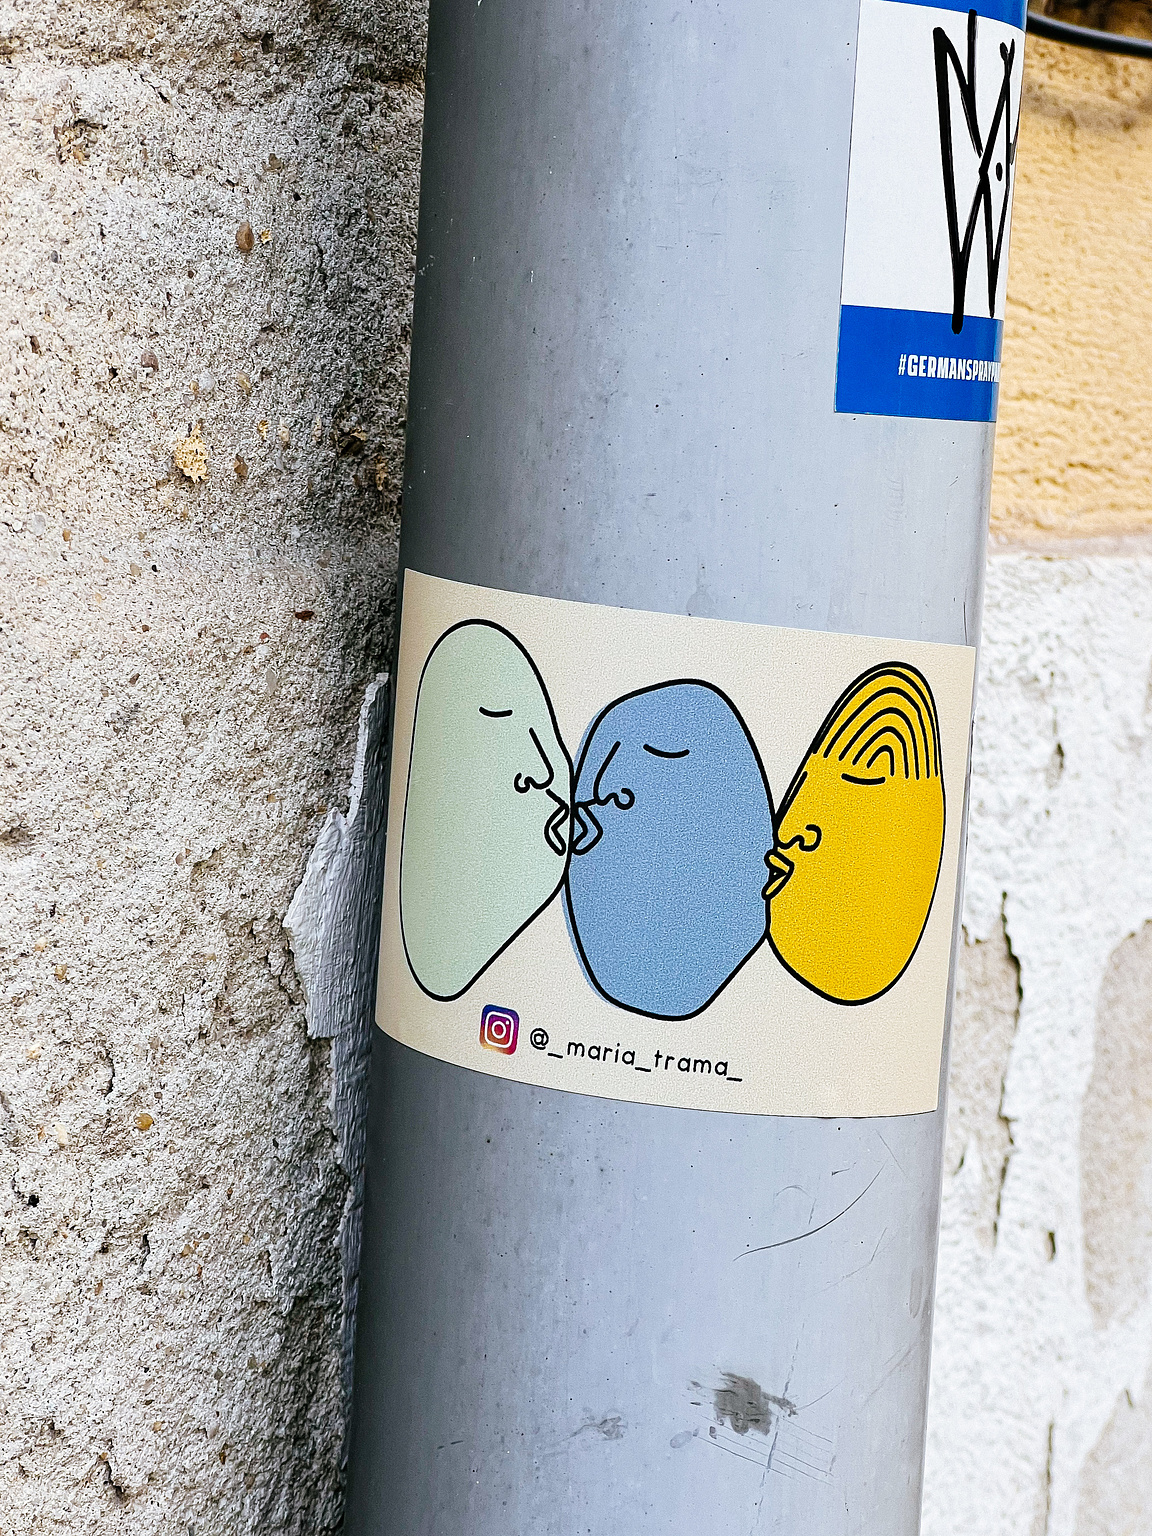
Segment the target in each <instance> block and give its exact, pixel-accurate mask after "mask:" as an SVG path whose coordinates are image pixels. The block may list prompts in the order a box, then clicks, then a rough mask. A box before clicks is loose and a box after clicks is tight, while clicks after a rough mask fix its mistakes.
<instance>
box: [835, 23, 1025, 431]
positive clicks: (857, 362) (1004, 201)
mask: <svg viewBox="0 0 1152 1536" xmlns="http://www.w3.org/2000/svg"><path fill="white" fill-rule="evenodd" d="M1024 7H1025V0H977V3H976V5H975V7H974V8H973V7H970V6H969V5H966V4H962V3H960V0H938V3H936V4H925V3H923V0H860V29H859V34H858V40H857V45H856V92H855V97H854V99H853V107H852V152H851V160H850V164H849V172H848V209H847V221H846V227H845V235H844V273H843V280H842V286H841V294H840V345H839V353H838V362H837V372H836V409H837V410H838V411H848V412H853V413H857V414H864V415H879V416H919V417H932V418H936V419H940V420H948V421H995V419H996V404H997V398H998V395H999V389H1000V342H1001V335H1002V332H1003V321H1004V290H1005V283H1006V279H1007V273H1008V230H1009V225H1010V223H1011V217H1012V192H1013V187H1014V184H1015V176H1016V144H1017V138H1018V135H1019V132H1020V90H1021V81H1022V77H1023V70H1024Z"/></svg>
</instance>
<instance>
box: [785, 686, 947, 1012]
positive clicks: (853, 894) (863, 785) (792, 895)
mask: <svg viewBox="0 0 1152 1536" xmlns="http://www.w3.org/2000/svg"><path fill="white" fill-rule="evenodd" d="M943 852H944V776H943V770H942V767H941V763H940V725H939V720H938V718H937V714H936V702H935V700H934V699H933V697H932V690H931V688H929V686H928V683H927V680H926V679H925V678H924V677H923V675H922V674H921V673H920V672H918V671H917V670H916V668H915V667H911V666H905V665H903V664H902V663H900V662H892V663H889V664H887V665H885V666H881V667H874V668H873V669H872V670H871V671H869V672H865V673H864V674H863V675H862V676H861V677H858V678H857V679H856V681H855V682H854V683H853V684H852V685H851V687H849V688H848V689H847V690H846V691H845V692H844V693H843V694H842V695H841V696H840V698H839V699H838V700H837V702H836V704H835V705H834V706H833V708H832V710H831V711H830V713H829V714H828V717H827V719H826V720H825V721H824V724H823V725H822V726H821V728H820V730H819V731H818V732H817V735H816V739H815V741H814V742H813V743H812V745H811V747H810V748H809V750H808V756H807V757H806V759H805V760H804V762H803V763H802V764H801V767H800V771H799V772H798V773H797V775H796V777H795V779H794V780H793V782H792V786H791V788H790V789H789V790H788V793H787V795H786V797H785V799H784V804H783V806H782V807H781V811H780V818H779V825H778V830H777V835H776V847H775V848H774V849H773V851H772V852H771V853H770V854H769V856H768V871H769V873H768V884H767V885H766V886H765V892H764V893H765V896H766V898H767V900H768V903H769V907H768V914H769V916H768V937H769V940H770V942H771V944H772V947H773V949H774V950H775V951H776V954H777V955H778V956H779V958H780V959H781V960H782V961H783V963H784V964H785V965H786V966H787V968H788V969H789V970H790V971H791V972H792V974H793V975H794V976H795V977H797V978H798V980H800V981H802V982H804V984H805V985H806V986H809V987H811V988H812V990H813V991H814V992H819V993H821V994H822V995H823V996H824V997H828V998H831V999H832V1000H833V1001H834V1002H839V1003H865V1002H869V1001H871V999H872V998H875V997H878V996H879V995H880V994H881V993H882V992H886V991H887V990H888V988H889V987H890V986H891V985H892V984H893V982H895V981H896V980H897V979H898V978H899V977H900V975H901V973H902V972H903V970H904V968H905V966H906V965H907V964H908V962H909V960H911V958H912V955H913V953H914V952H915V949H916V946H917V944H918V943H919V942H920V935H921V934H922V933H923V931H924V925H925V923H926V922H927V921H928V913H929V910H930V909H931V906H932V898H933V896H934V894H935V891H936V880H937V877H938V875H939V873H940V860H941V857H942V855H943Z"/></svg>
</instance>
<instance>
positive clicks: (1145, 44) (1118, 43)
mask: <svg viewBox="0 0 1152 1536" xmlns="http://www.w3.org/2000/svg"><path fill="white" fill-rule="evenodd" d="M1028 30H1029V32H1033V33H1035V35H1036V36H1037V37H1047V38H1050V39H1051V41H1052V42H1054V43H1071V44H1072V45H1073V46H1074V47H1076V48H1095V49H1096V50H1097V51H1098V52H1100V53H1125V54H1127V55H1128V56H1129V57H1130V58H1133V59H1152V38H1146V37H1128V36H1127V35H1126V34H1125V33H1123V32H1101V31H1099V30H1098V29H1097V28H1096V27H1077V26H1074V25H1073V24H1072V22H1070V21H1057V20H1056V19H1055V17H1053V16H1042V15H1041V14H1040V12H1039V11H1029V12H1028Z"/></svg>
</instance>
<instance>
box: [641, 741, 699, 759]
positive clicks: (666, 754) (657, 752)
mask: <svg viewBox="0 0 1152 1536" xmlns="http://www.w3.org/2000/svg"><path fill="white" fill-rule="evenodd" d="M644 750H645V752H651V754H652V756H653V757H687V756H688V752H689V748H688V747H685V748H684V750H683V752H661V750H660V748H659V747H650V746H649V745H648V743H647V742H645V743H644Z"/></svg>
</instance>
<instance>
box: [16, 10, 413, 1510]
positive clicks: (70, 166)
mask: <svg viewBox="0 0 1152 1536" xmlns="http://www.w3.org/2000/svg"><path fill="white" fill-rule="evenodd" d="M422 27H423V16H422V8H421V6H419V5H418V4H408V3H406V0H371V3H368V0H327V3H326V0H311V3H308V0H282V3H280V4H277V5H271V4H261V3H251V0H238V3H236V4H226V3H217V0H186V3H184V4H180V5H177V4H176V3H167V0H83V3H80V0H53V3H50V4H49V3H45V0H0V96H2V100H3V111H2V112H0V612H2V617H0V652H2V655H3V671H2V681H0V689H2V693H0V882H2V884H0V949H2V954H0V965H2V967H3V970H2V984H3V993H2V999H3V1014H2V1017H3V1025H2V1026H0V1038H2V1040H3V1050H2V1052H0V1233H2V1238H0V1241H2V1246H0V1359H2V1360H3V1362H4V1368H3V1370H0V1531H3V1532H4V1533H5V1536H14V1533H17V1532H19V1533H24V1532H33V1531H35V1532H37V1533H39V1532H50V1531H61V1532H63V1531H67V1532H69V1533H81V1532H101V1533H103V1532H113V1531H121V1530H123V1531H128V1530H131V1531H132V1532H133V1536H137V1533H141V1536H143V1533H147V1532H152V1531H155V1532H161V1531H163V1532H165V1533H169V1536H170V1533H174V1532H175V1533H179V1536H184V1533H185V1532H188V1533H192V1532H195V1536H210V1533H221V1536H223V1533H229V1536H231V1533H238V1532H245V1531H250V1530H260V1531H286V1532H287V1531H291V1532H299V1533H305V1532H307V1533H309V1536H311V1533H316V1532H321V1531H328V1530H334V1529H336V1528H337V1527H338V1524H339V1518H340V1475H339V1468H340V1458H341V1447H342V1436H343V1412H342V1392H341V1364H342V1361H341V1346H342V1330H343V1320H342V1304H343V1301H344V1299H345V1292H346V1289H347V1278H348V1277H347V1276H346V1275H345V1274H344V1273H343V1268H344V1265H343V1257H342V1251H341V1238H342V1230H341V1229H342V1227H343V1228H344V1229H345V1232H344V1234H343V1236H344V1237H346V1236H347V1231H346V1229H347V1227H348V1225H349V1221H350V1219H351V1218H352V1217H353V1216H354V1210H353V1207H354V1203H355V1183H354V1178H351V1177H350V1173H351V1170H350V1168H349V1166H347V1165H348V1164H349V1162H350V1155H349V1149H348V1147H347V1146H346V1145H345V1142H344V1141H343V1140H342V1138H341V1136H340V1134H339V1129H338V1123H337V1119H336V1116H335V1113H334V1105H333V1100H334V1098H336V1097H338V1096H339V1085H338V1084H336V1083H335V1082H334V1077H333V1065H332V1061H331V1060H330V1055H329V1047H328V1045H327V1044H326V1043H324V1042H323V1041H318V1040H315V1039H313V1038H310V1036H309V1032H308V1030H307V1028H306V1020H305V1009H304V994H303V991H302V987H301V984H300V981H299V979H298V978H297V975H296V972H295V970H294V965H293V960H292V956H291V953H290V951H289V948H288V945H287V942H286V935H285V930H284V927H283V921H284V918H285V914H286V910H287V908H288V904H289V901H290V898H291V897H292V894H293V891H294V890H295V888H296V886H297V884H298V882H299V879H300V876H301V873H302V870H303V867H304V863H305V860H306V858H307V855H308V853H309V850H310V848H311V847H312V846H313V845H314V843H315V842H316V840H317V837H318V835H319V834H320V833H321V830H322V828H324V827H325V825H326V824H327V825H332V824H334V822H333V818H335V817H337V816H338V814H339V813H341V812H343V811H344V810H345V809H347V794H348V786H349V782H350V776H351V774H352V770H353V758H354V752H355V746H356V736H357V724H358V719H359V715H360V710H361V704H362V700H363V697H364V692H365V688H366V687H367V686H368V685H369V684H370V683H371V681H372V679H373V678H374V676H375V675H376V674H377V673H378V671H379V669H380V667H381V666H382V664H383V660H384V655H385V650H386V645H387V636H388V629H389V624H390V614H391V602H392V580H393V574H394V561H395V538H396V528H397V519H398V506H397V491H398V486H399V481H400V460H401V452H402V441H403V414H404V391H405V376H406V366H407V321H408V313H409V303H410V284H411V276H412V267H413V256H414V234H415V218H416V187H417V170H418V153H419V130H420V118H421V107H422V96H421V67H422V61H423V36H422ZM318 1032H319V1033H321V1034H322V1033H323V1032H324V1031H323V1028H321V1029H320V1030H319V1031H318ZM346 1247H347V1244H346V1243H345V1248H346Z"/></svg>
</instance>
